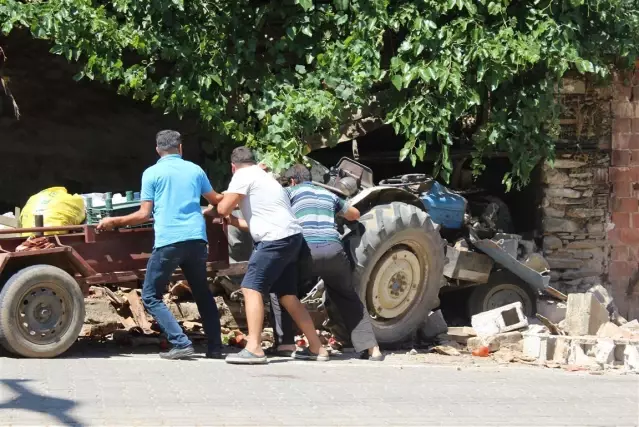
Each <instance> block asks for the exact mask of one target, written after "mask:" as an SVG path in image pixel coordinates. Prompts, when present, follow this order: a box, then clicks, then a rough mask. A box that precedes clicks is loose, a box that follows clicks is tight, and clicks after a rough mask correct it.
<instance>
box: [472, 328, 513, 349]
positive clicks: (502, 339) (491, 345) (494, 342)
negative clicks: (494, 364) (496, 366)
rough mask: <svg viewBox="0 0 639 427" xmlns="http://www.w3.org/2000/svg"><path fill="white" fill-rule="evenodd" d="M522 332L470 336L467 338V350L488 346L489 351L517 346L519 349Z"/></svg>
mask: <svg viewBox="0 0 639 427" xmlns="http://www.w3.org/2000/svg"><path fill="white" fill-rule="evenodd" d="M521 341H522V334H521V333H520V332H517V331H515V332H506V333H503V334H497V335H492V336H489V337H472V338H469V339H468V344H467V347H468V351H470V352H472V351H473V350H476V349H478V348H480V347H484V346H486V347H488V349H489V350H490V352H491V353H492V352H495V351H497V350H499V349H500V348H503V347H510V348H512V347H519V349H518V350H519V351H521Z"/></svg>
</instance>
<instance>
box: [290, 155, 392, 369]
mask: <svg viewBox="0 0 639 427" xmlns="http://www.w3.org/2000/svg"><path fill="white" fill-rule="evenodd" d="M284 178H285V179H286V180H287V181H288V183H289V187H288V188H287V191H288V194H289V197H290V200H291V208H292V210H293V213H294V214H295V216H296V217H297V219H298V221H299V222H300V224H301V225H302V234H303V235H304V240H305V241H306V243H307V244H308V247H309V249H310V253H311V256H312V259H313V268H312V270H313V276H319V277H321V278H322V279H323V280H324V285H325V287H326V293H327V299H328V300H329V301H330V303H331V304H334V305H335V307H336V308H337V310H338V311H339V313H340V315H341V316H342V318H343V320H344V323H345V326H346V328H347V331H348V333H350V335H351V342H352V343H353V347H355V350H356V351H357V352H359V353H362V354H363V355H364V356H366V357H367V358H369V359H371V360H383V355H382V353H381V352H380V351H379V347H378V345H377V341H376V340H375V335H374V333H373V327H372V325H371V323H370V317H369V315H368V313H367V312H366V309H365V308H364V305H363V304H362V301H361V300H360V299H359V296H358V295H357V293H356V292H355V289H354V288H353V284H352V278H351V274H352V272H351V264H350V261H349V259H348V256H347V255H346V252H344V247H343V246H342V241H341V239H340V235H339V232H338V231H337V225H336V223H335V216H336V215H342V216H343V217H344V218H345V219H346V220H347V221H356V220H358V219H359V211H358V210H357V209H356V208H354V207H351V206H348V205H347V204H346V203H345V202H344V200H342V199H340V198H339V197H337V196H336V195H335V194H333V193H331V192H330V191H328V190H326V189H324V188H322V187H320V186H318V185H315V184H313V183H312V182H310V181H311V173H310V171H309V170H308V168H307V167H306V166H304V165H301V164H297V165H295V166H293V167H291V168H290V169H289V170H288V171H286V173H285V174H284Z"/></svg>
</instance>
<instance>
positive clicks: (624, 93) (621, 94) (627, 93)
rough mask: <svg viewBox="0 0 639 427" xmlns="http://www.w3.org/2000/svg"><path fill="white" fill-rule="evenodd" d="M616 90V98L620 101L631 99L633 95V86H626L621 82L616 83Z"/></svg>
mask: <svg viewBox="0 0 639 427" xmlns="http://www.w3.org/2000/svg"><path fill="white" fill-rule="evenodd" d="M622 82H623V80H622ZM614 90H615V98H616V99H617V101H618V102H623V101H630V98H631V97H632V87H630V86H626V85H625V84H623V83H621V82H619V83H617V84H615V88H614Z"/></svg>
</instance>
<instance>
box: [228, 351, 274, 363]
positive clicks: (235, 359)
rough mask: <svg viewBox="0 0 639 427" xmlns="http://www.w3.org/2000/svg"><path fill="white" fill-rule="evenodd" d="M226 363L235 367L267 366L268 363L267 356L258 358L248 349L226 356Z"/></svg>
mask: <svg viewBox="0 0 639 427" xmlns="http://www.w3.org/2000/svg"><path fill="white" fill-rule="evenodd" d="M225 361H226V363H230V364H233V365H265V364H267V363H268V359H267V358H266V356H258V355H257V354H254V353H251V352H250V351H248V350H247V349H244V350H242V351H240V352H239V353H234V354H229V355H228V356H226V359H225Z"/></svg>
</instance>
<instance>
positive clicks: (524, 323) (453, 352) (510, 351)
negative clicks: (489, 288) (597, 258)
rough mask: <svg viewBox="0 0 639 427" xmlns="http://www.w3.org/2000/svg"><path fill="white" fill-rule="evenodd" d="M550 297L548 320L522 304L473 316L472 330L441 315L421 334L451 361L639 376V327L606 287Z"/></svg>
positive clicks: (544, 304) (552, 291)
mask: <svg viewBox="0 0 639 427" xmlns="http://www.w3.org/2000/svg"><path fill="white" fill-rule="evenodd" d="M548 293H549V294H550V295H549V296H548V297H547V299H540V300H538V307H545V308H543V309H542V310H540V311H543V312H544V313H546V314H548V317H547V316H545V315H544V314H541V313H538V314H537V315H536V317H535V318H527V317H526V316H525V315H524V313H523V311H522V305H521V303H520V302H517V303H513V304H508V305H505V306H502V307H499V308H496V309H493V310H490V311H486V312H483V313H479V314H476V315H474V316H472V319H471V324H472V327H469V326H463V327H447V326H446V322H445V320H444V318H443V316H442V314H441V312H440V311H436V312H432V313H430V315H429V316H428V320H427V322H426V324H425V325H423V326H422V328H421V329H420V334H421V335H422V338H429V339H430V340H431V341H432V343H433V344H432V345H431V346H430V348H429V351H431V352H436V353H439V354H446V355H450V356H459V355H472V356H475V357H490V358H492V359H493V360H495V361H496V362H499V363H513V362H517V363H525V364H531V365H539V366H546V367H549V368H563V369H565V370H568V371H589V372H591V373H593V374H598V373H603V372H604V371H606V370H611V369H621V370H623V371H625V372H635V373H639V321H638V320H633V321H631V322H628V321H626V320H625V319H624V318H623V317H621V316H620V315H619V313H618V311H617V308H616V306H615V304H614V302H613V300H612V298H611V297H610V296H609V294H608V292H607V291H606V289H605V288H604V287H603V286H601V285H596V286H594V287H592V288H591V289H590V290H589V291H588V292H585V293H573V294H568V295H564V294H562V293H561V292H558V291H557V290H555V289H553V288H549V289H548ZM551 298H552V299H551ZM410 354H418V352H417V351H416V350H413V351H412V353H410Z"/></svg>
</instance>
